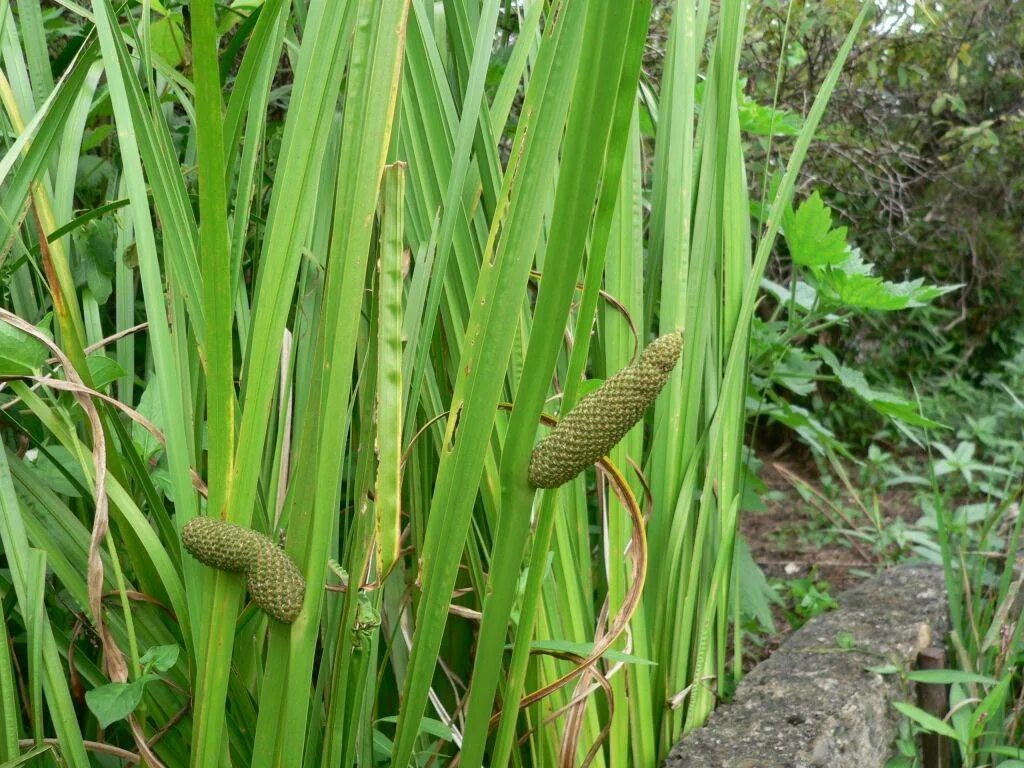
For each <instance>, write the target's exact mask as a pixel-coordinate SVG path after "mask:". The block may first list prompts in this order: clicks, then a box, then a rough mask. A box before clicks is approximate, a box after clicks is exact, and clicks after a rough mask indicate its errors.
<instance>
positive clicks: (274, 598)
mask: <svg viewBox="0 0 1024 768" xmlns="http://www.w3.org/2000/svg"><path fill="white" fill-rule="evenodd" d="M181 542H182V544H183V545H184V546H185V549H186V550H188V551H189V552H191V553H192V556H193V557H195V558H196V560H198V561H199V562H201V563H204V564H206V565H209V566H211V567H213V568H219V569H220V570H222V571H234V572H244V573H245V575H246V577H247V580H248V586H249V594H251V595H252V599H253V601H254V602H255V603H256V605H258V606H259V607H260V608H262V609H263V610H264V611H265V612H266V613H267V615H268V616H271V617H272V618H275V619H277V620H278V621H283V622H284V623H286V624H289V623H291V622H293V621H295V617H296V616H298V615H299V611H300V610H302V601H303V598H304V597H305V595H306V580H305V579H303V578H302V573H300V572H299V568H298V566H296V565H295V561H294V560H292V559H291V557H289V556H288V554H287V553H285V551H284V550H283V549H281V548H280V547H279V546H278V545H277V544H276V543H275V542H274V541H273V540H272V539H270V538H269V537H267V536H264V535H263V534H262V533H258V532H256V531H253V530H251V529H249V528H243V527H242V526H240V525H235V524H234V523H228V522H226V521H224V520H218V519H217V518H213V517H194V518H192V519H191V520H189V521H188V522H187V523H185V525H184V526H183V527H182V529H181Z"/></svg>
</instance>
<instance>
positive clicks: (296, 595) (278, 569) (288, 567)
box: [247, 539, 306, 624]
mask: <svg viewBox="0 0 1024 768" xmlns="http://www.w3.org/2000/svg"><path fill="white" fill-rule="evenodd" d="M247 573H248V577H249V580H248V587H249V594H250V595H252V599H253V602H255V603H256V605H258V606H259V607H260V608H262V609H263V610H264V612H265V613H266V614H267V615H268V616H270V617H272V618H275V619H277V620H278V621H282V622H284V623H285V624H291V623H292V622H293V621H295V619H296V617H297V616H298V615H299V611H301V610H302V601H303V600H304V599H305V597H306V580H305V579H304V578H302V574H301V573H300V572H299V569H298V567H297V566H296V565H295V561H293V560H292V559H291V557H289V556H288V554H287V553H286V552H285V551H284V550H283V549H281V548H280V547H278V546H277V545H276V544H274V543H273V542H272V541H270V540H269V539H267V540H266V541H261V542H260V543H259V545H258V546H257V547H256V556H255V557H254V558H253V561H252V563H251V564H250V566H249V570H248V572H247Z"/></svg>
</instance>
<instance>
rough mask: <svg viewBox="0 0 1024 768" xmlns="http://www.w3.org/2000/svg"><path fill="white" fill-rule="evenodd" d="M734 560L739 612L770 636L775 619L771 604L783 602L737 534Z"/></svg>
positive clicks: (745, 541)
mask: <svg viewBox="0 0 1024 768" xmlns="http://www.w3.org/2000/svg"><path fill="white" fill-rule="evenodd" d="M735 547H736V552H735V555H734V557H735V559H736V565H737V568H738V573H739V584H740V610H741V611H742V612H743V613H744V614H746V615H747V616H753V617H754V618H755V619H757V620H758V622H759V623H760V624H761V626H762V627H764V628H765V629H767V630H768V632H769V633H770V634H774V633H775V619H774V617H773V616H772V603H775V604H776V605H782V604H783V601H782V599H781V598H780V597H779V596H778V594H777V593H776V592H775V590H774V589H772V587H771V585H770V584H769V583H768V578H767V577H766V576H765V575H764V571H762V570H761V566H759V565H758V564H757V563H756V562H754V557H753V555H752V554H751V552H750V547H749V546H748V545H747V540H746V539H745V538H744V537H742V536H740V535H739V534H737V536H736V544H735Z"/></svg>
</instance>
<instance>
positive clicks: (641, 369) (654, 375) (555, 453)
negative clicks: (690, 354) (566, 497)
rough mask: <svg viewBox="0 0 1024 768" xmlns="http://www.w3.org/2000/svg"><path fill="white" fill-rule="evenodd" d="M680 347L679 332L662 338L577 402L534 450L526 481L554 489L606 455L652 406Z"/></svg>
mask: <svg viewBox="0 0 1024 768" xmlns="http://www.w3.org/2000/svg"><path fill="white" fill-rule="evenodd" d="M682 347H683V337H682V335H681V334H679V333H669V334H666V335H664V336H662V337H661V338H659V339H657V340H655V341H653V342H652V343H651V344H650V345H648V347H647V349H645V350H644V351H643V353H642V354H641V355H640V358H639V359H638V360H637V361H636V362H635V363H633V365H631V366H629V367H627V368H623V369H622V370H621V371H619V372H618V373H617V374H615V375H614V376H612V377H611V378H610V379H608V380H607V381H606V382H605V383H604V384H602V385H601V386H600V387H599V388H598V389H596V390H594V391H593V392H591V393H590V394H589V395H587V396H586V397H584V398H583V399H582V400H580V401H579V403H577V404H576V407H575V408H573V409H572V410H571V411H569V413H567V414H566V415H565V416H564V417H563V418H562V420H561V421H560V422H558V424H557V425H556V426H555V428H554V429H552V430H551V434H549V435H548V436H547V437H545V438H544V439H543V440H541V441H540V442H539V443H538V444H537V447H536V448H534V449H533V456H532V457H531V459H530V483H531V484H532V485H533V486H534V487H535V488H556V487H558V486H559V485H562V484H564V483H567V482H569V481H570V480H572V479H573V478H574V477H576V475H578V474H579V473H580V472H582V471H583V470H585V469H586V468H587V467H589V466H591V465H593V464H595V463H596V462H598V461H599V460H600V459H601V458H603V457H604V456H606V455H607V454H608V452H609V451H610V450H611V449H612V448H613V447H614V446H615V445H616V443H618V442H619V441H620V440H621V439H622V438H623V437H625V435H626V433H627V432H628V431H629V430H630V429H631V428H632V427H633V425H635V424H636V423H637V422H638V421H640V419H641V417H642V416H643V415H644V411H646V410H647V409H648V408H649V407H650V406H651V405H653V404H654V401H655V400H656V399H657V397H658V393H659V392H661V388H662V387H663V386H665V382H666V381H668V377H669V374H670V373H671V371H672V369H673V368H674V367H675V364H676V361H677V360H678V359H679V353H680V351H681V350H682Z"/></svg>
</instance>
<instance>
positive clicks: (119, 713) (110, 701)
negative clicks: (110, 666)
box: [85, 675, 159, 728]
mask: <svg viewBox="0 0 1024 768" xmlns="http://www.w3.org/2000/svg"><path fill="white" fill-rule="evenodd" d="M158 679H159V678H158V677H157V676H156V675H143V676H142V677H140V678H139V679H138V680H133V681H132V682H130V683H107V684H106V685H100V686H97V687H96V688H93V689H92V690H91V691H88V692H86V694H85V703H86V704H88V705H89V710H90V711H91V712H92V713H93V714H94V715H96V719H97V720H99V723H100V726H102V727H103V728H106V727H107V726H108V725H110V724H111V723H113V722H116V721H118V720H123V719H124V718H126V717H128V715H130V714H131V713H132V712H134V711H135V708H136V707H137V706H139V702H140V701H142V694H143V692H144V691H145V689H146V683H148V682H150V681H151V680H158Z"/></svg>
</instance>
